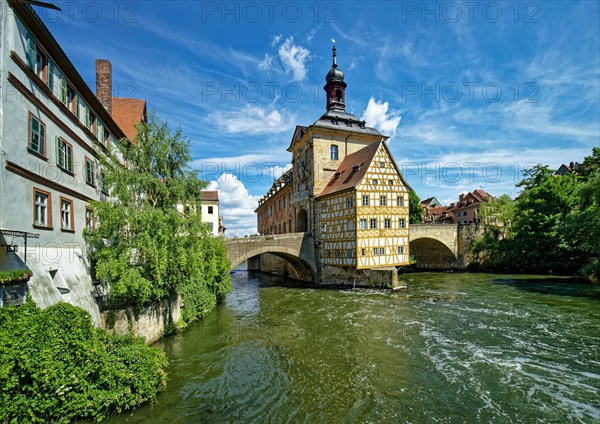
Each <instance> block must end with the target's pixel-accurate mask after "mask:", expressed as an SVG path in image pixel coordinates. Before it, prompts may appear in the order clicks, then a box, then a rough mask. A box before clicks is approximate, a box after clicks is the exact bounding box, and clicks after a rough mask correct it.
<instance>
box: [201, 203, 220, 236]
mask: <svg viewBox="0 0 600 424" xmlns="http://www.w3.org/2000/svg"><path fill="white" fill-rule="evenodd" d="M202 222H206V223H207V224H208V225H209V226H210V227H211V232H212V234H213V235H215V236H218V235H219V202H218V201H210V200H203V201H202Z"/></svg>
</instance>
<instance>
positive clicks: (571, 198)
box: [472, 147, 600, 278]
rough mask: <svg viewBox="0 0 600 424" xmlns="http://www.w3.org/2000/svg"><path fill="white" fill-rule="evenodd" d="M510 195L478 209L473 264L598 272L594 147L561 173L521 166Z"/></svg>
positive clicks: (599, 153) (599, 152) (598, 185)
mask: <svg viewBox="0 0 600 424" xmlns="http://www.w3.org/2000/svg"><path fill="white" fill-rule="evenodd" d="M517 187H520V188H522V191H521V193H520V194H519V195H518V196H517V198H516V199H514V200H512V199H511V198H510V197H509V196H508V195H503V196H500V197H499V198H497V199H494V200H492V201H490V202H489V203H488V204H484V205H483V206H482V208H481V217H482V219H483V222H485V223H487V224H488V225H486V227H485V232H484V234H483V236H481V237H480V238H479V239H478V240H476V242H475V243H474V245H473V248H472V253H473V254H474V257H475V263H476V264H477V265H478V266H479V267H485V268H490V269H495V270H519V271H527V272H553V273H565V274H574V273H579V274H581V275H584V276H588V277H592V278H598V276H600V148H598V147H595V148H594V149H593V151H592V154H591V155H590V156H588V157H586V158H585V160H584V162H583V163H582V164H580V165H579V166H577V167H575V168H573V169H571V172H568V173H566V174H565V175H554V173H553V171H552V170H550V168H548V167H547V166H543V165H536V166H534V167H533V168H531V169H529V170H527V171H525V174H524V178H523V180H522V181H521V182H520V183H518V184H517Z"/></svg>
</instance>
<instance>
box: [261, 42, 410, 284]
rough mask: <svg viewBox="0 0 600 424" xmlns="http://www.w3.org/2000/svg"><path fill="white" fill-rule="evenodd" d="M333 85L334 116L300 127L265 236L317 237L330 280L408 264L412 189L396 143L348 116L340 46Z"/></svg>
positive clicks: (264, 223)
mask: <svg viewBox="0 0 600 424" xmlns="http://www.w3.org/2000/svg"><path fill="white" fill-rule="evenodd" d="M325 80H326V84H325V87H324V89H325V92H326V94H327V110H326V112H325V113H324V114H323V115H322V116H321V117H320V118H319V119H318V120H317V121H316V122H315V123H313V124H312V125H310V126H308V127H304V126H297V127H296V130H295V131H294V135H293V137H292V140H291V143H290V146H289V147H288V151H289V152H291V153H292V169H291V170H289V171H288V172H286V173H285V174H284V175H283V176H282V177H281V178H279V179H278V180H277V181H275V183H274V184H273V186H272V187H271V189H270V190H269V192H268V193H267V195H265V196H264V197H263V198H262V199H261V200H260V202H259V207H258V208H257V210H256V213H257V218H258V231H259V233H260V234H280V233H288V232H310V233H312V235H313V237H314V241H315V251H316V252H317V255H318V263H319V265H320V267H321V274H322V275H323V279H326V278H327V275H337V276H339V275H340V274H344V273H345V275H346V276H347V277H350V278H351V277H352V275H353V273H354V274H356V271H358V270H364V269H377V268H384V267H396V266H401V265H407V264H408V263H409V255H408V254H409V252H408V225H409V223H408V221H409V219H408V218H409V211H408V203H409V202H408V193H409V190H410V187H409V186H408V184H407V183H406V181H405V180H404V178H403V177H402V174H401V173H400V169H399V168H398V165H397V164H396V162H395V161H394V158H393V157H392V154H391V152H390V150H389V148H388V146H387V145H386V140H387V139H388V138H389V137H387V136H385V135H383V134H381V133H380V132H379V131H378V130H376V129H374V128H370V127H367V126H366V125H365V121H363V120H361V119H359V118H357V117H356V116H354V115H352V114H351V113H348V112H347V111H346V106H345V101H346V87H347V84H346V83H345V82H344V72H342V71H341V70H340V69H339V68H338V66H337V62H336V48H335V46H334V47H333V64H332V67H331V69H330V70H329V72H328V73H327V75H326V77H325Z"/></svg>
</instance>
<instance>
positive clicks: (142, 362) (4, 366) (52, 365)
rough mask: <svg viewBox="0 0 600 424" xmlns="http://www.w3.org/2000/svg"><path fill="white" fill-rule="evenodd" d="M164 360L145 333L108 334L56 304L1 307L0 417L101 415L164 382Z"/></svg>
mask: <svg viewBox="0 0 600 424" xmlns="http://www.w3.org/2000/svg"><path fill="white" fill-rule="evenodd" d="M166 365H167V360H166V357H165V355H164V353H163V352H161V351H159V350H157V349H154V348H150V347H148V346H146V345H145V344H144V342H143V340H142V339H140V338H131V337H129V336H118V337H116V336H111V335H109V334H108V333H107V332H106V331H104V330H102V329H98V328H95V327H94V326H93V324H92V320H91V317H90V315H89V314H88V313H87V312H86V311H84V310H82V309H80V308H77V307H75V306H72V305H69V304H66V303H59V304H56V305H54V306H51V307H49V308H47V309H45V310H40V309H39V308H38V307H37V306H35V304H33V302H31V301H28V302H27V304H26V305H24V306H21V307H15V306H9V307H6V308H2V309H0V422H14V423H17V422H19V423H21V422H34V423H35V422H57V423H68V422H71V421H72V420H73V419H74V418H90V419H94V420H98V421H100V420H102V419H104V418H106V417H107V416H109V415H111V414H114V413H119V412H121V411H123V410H126V409H130V408H133V407H135V406H137V405H140V404H141V403H143V402H145V401H147V400H149V399H152V398H154V397H155V396H156V394H157V393H158V392H159V391H160V390H162V389H163V388H164V387H165V384H166V373H165V371H164V368H165V367H166Z"/></svg>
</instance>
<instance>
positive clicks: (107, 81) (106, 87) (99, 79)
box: [96, 59, 112, 116]
mask: <svg viewBox="0 0 600 424" xmlns="http://www.w3.org/2000/svg"><path fill="white" fill-rule="evenodd" d="M96 97H97V98H98V100H100V103H102V106H104V109H106V110H107V112H108V114H109V115H111V116H112V65H111V64H110V61H109V60H106V59H96Z"/></svg>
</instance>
